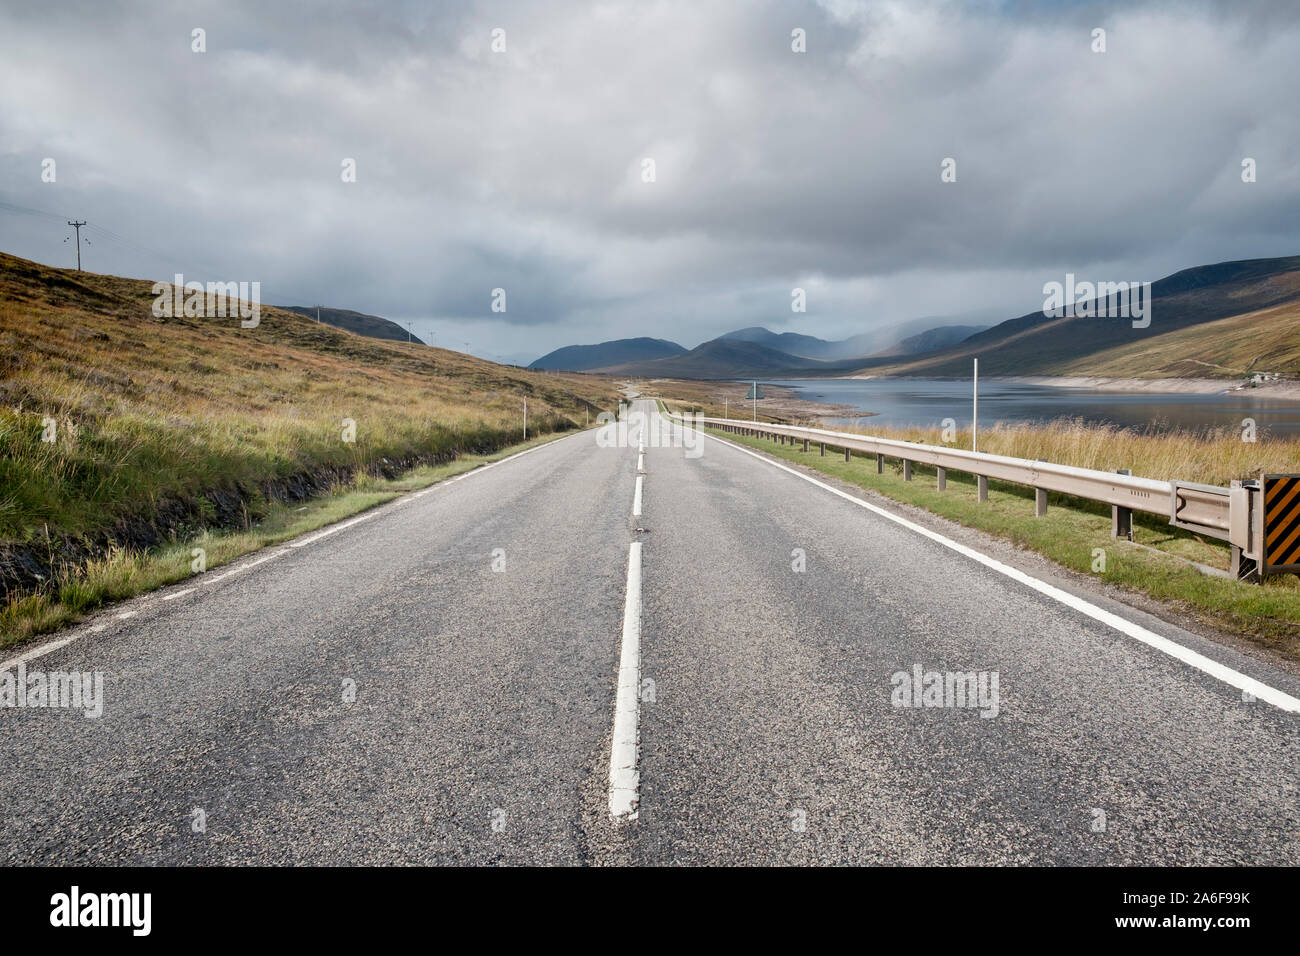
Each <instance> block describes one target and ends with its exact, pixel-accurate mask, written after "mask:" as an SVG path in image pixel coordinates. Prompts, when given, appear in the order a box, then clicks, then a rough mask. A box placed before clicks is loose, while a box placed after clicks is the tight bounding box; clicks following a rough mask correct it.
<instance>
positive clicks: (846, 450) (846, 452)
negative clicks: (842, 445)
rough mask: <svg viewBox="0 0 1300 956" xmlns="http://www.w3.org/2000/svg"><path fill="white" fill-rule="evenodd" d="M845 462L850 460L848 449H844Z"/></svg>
mask: <svg viewBox="0 0 1300 956" xmlns="http://www.w3.org/2000/svg"><path fill="white" fill-rule="evenodd" d="M844 460H845V461H848V460H849V450H848V449H847V448H846V449H844Z"/></svg>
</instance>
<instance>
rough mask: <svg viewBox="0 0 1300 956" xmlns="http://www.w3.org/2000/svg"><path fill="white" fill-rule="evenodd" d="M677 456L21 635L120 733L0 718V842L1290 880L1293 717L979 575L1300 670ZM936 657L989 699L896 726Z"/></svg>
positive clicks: (466, 501)
mask: <svg viewBox="0 0 1300 956" xmlns="http://www.w3.org/2000/svg"><path fill="white" fill-rule="evenodd" d="M634 407H635V409H636V411H638V412H643V413H645V414H654V412H653V404H652V403H649V402H645V401H639V402H637V403H636V404H635V406H634ZM647 437H649V438H650V439H651V440H649V441H647V442H646V446H645V448H644V451H643V452H642V451H640V448H639V445H640V439H645V438H647ZM659 437H660V438H661V439H663V440H661V441H657V440H654V436H646V435H640V436H637V435H635V434H634V433H633V434H632V436H631V437H630V439H629V441H628V442H626V443H624V444H622V445H621V447H620V446H619V443H617V442H615V443H614V444H615V447H602V445H603V444H609V443H608V442H600V441H598V440H597V434H596V432H583V433H580V434H576V435H572V436H569V437H566V438H563V439H560V440H558V441H555V442H553V443H551V444H547V445H543V446H540V447H538V448H535V449H533V450H531V451H529V452H526V453H525V454H523V455H520V456H517V457H514V458H511V459H508V460H505V461H502V462H500V463H498V464H496V465H493V466H490V467H488V468H485V469H480V470H478V471H475V472H470V473H468V474H466V475H465V476H463V477H462V478H460V479H458V480H455V481H452V482H447V483H444V484H442V485H437V486H434V487H433V488H431V489H428V490H427V491H424V492H420V493H417V494H415V495H410V496H407V497H406V498H403V499H400V500H399V501H397V502H394V503H392V504H389V505H386V506H384V507H382V508H379V509H376V510H375V511H373V512H368V513H366V514H365V515H363V516H361V518H359V519H354V520H353V521H351V522H344V523H341V524H340V525H338V526H334V527H333V528H331V529H326V531H325V532H317V533H315V534H313V535H308V536H306V537H305V538H302V539H299V540H297V541H294V542H291V543H288V544H286V545H283V546H280V547H277V548H273V549H270V550H269V551H267V552H263V553H260V554H258V555H254V556H250V557H248V558H245V559H244V560H243V561H241V562H237V563H236V564H235V565H232V566H230V567H227V568H217V569H212V570H209V571H208V572H206V573H205V574H202V575H197V576H195V578H193V579H192V580H191V581H190V582H187V583H186V584H185V585H179V586H177V587H174V588H171V589H167V590H165V591H161V592H156V593H154V594H150V595H146V596H143V597H141V598H139V599H137V600H134V601H131V602H128V603H126V604H123V605H120V606H117V607H114V608H111V609H109V610H107V611H105V612H104V613H102V614H99V615H97V616H96V617H95V618H93V619H91V620H89V621H87V622H86V623H85V624H83V625H80V626H79V627H78V628H77V629H75V630H74V631H71V632H69V633H68V634H65V635H61V636H60V637H59V639H58V640H57V641H54V642H51V643H48V644H45V645H38V646H36V647H34V648H32V649H30V650H29V649H22V650H23V653H24V656H25V657H27V658H28V659H26V660H24V662H23V666H24V667H25V668H27V669H28V670H29V671H31V670H40V671H42V672H46V673H49V672H56V671H62V672H101V673H102V674H103V682H104V685H103V713H102V716H100V717H97V718H87V717H85V716H84V715H83V714H81V713H79V712H73V711H71V710H68V709H56V708H51V709H39V708H24V709H8V708H6V709H4V710H0V741H2V744H0V746H2V748H3V752H4V754H5V758H6V770H7V772H6V773H5V774H4V776H3V777H2V778H0V807H2V808H3V809H2V810H0V859H3V860H4V862H6V863H8V864H33V863H34V864H41V863H120V864H239V863H265V864H278V863H290V864H307V863H319V864H351V863H357V864H407V863H472V864H511V863H544V864H646V865H650V864H715V863H746V864H767V863H867V864H870V863H976V864H984V863H1020V864H1066V863H1072V864H1091V863H1101V864H1136V863H1148V864H1165V863H1188V864H1190V863H1270V864H1295V863H1297V862H1300V841H1298V840H1297V834H1298V833H1300V809H1298V808H1300V799H1298V796H1300V794H1297V784H1296V780H1297V770H1298V769H1300V735H1298V734H1297V726H1298V724H1300V715H1298V714H1296V713H1291V712H1288V711H1286V710H1285V709H1283V708H1281V707H1278V706H1274V705H1273V704H1271V703H1269V702H1266V701H1264V700H1260V699H1253V700H1252V699H1249V698H1248V697H1243V694H1242V692H1241V691H1240V690H1238V689H1237V688H1236V687H1234V686H1231V684H1230V683H1227V682H1225V681H1224V680H1223V679H1221V678H1220V677H1219V676H1216V675H1215V674H1214V673H1209V672H1207V670H1206V669H1205V668H1204V667H1201V666H1194V665H1191V664H1188V663H1186V662H1185V661H1183V660H1179V659H1177V658H1176V657H1174V656H1171V654H1170V653H1166V652H1165V651H1162V650H1161V649H1160V648H1158V647H1153V646H1151V645H1150V644H1148V643H1143V642H1142V641H1139V640H1135V639H1134V638H1133V637H1132V636H1131V635H1130V634H1127V633H1123V632H1122V631H1121V630H1118V629H1117V628H1116V627H1113V626H1111V625H1109V624H1107V623H1105V622H1104V621H1102V620H1098V619H1097V616H1096V615H1095V614H1092V613H1090V612H1088V611H1086V610H1080V609H1079V608H1078V607H1075V606H1072V605H1071V604H1069V603H1065V602H1063V601H1062V600H1059V599H1057V598H1055V597H1053V596H1051V594H1049V593H1044V592H1043V591H1042V590H1040V589H1036V588H1035V587H1032V586H1028V585H1027V584H1026V583H1025V582H1024V581H1022V580H1017V579H1016V578H1014V577H1011V576H1008V574H1006V573H1003V572H1001V571H999V570H998V569H997V568H996V567H994V566H993V563H996V562H1003V563H1005V564H1006V565H1009V566H1013V567H1016V568H1019V569H1020V570H1021V571H1022V572H1023V573H1025V574H1028V575H1031V576H1032V577H1033V579H1034V580H1036V581H1043V582H1047V583H1048V584H1051V585H1052V586H1054V587H1059V588H1061V589H1064V590H1065V591H1068V592H1070V593H1071V594H1074V595H1080V596H1082V597H1083V598H1085V599H1086V601H1087V602H1088V604H1087V605H1085V607H1098V608H1102V609H1105V610H1106V611H1109V612H1111V613H1114V614H1118V615H1120V616H1121V617H1123V618H1124V620H1125V621H1128V622H1132V623H1133V624H1134V625H1135V626H1136V627H1138V628H1140V629H1146V630H1147V631H1149V632H1150V633H1152V634H1155V635H1159V637H1161V638H1165V639H1167V640H1169V641H1172V642H1174V643H1175V644H1176V645H1177V646H1178V647H1183V648H1188V649H1191V650H1193V651H1195V652H1197V653H1198V654H1201V655H1205V656H1206V657H1208V658H1212V659H1213V660H1214V661H1215V662H1217V666H1220V667H1226V668H1231V669H1232V671H1233V672H1234V673H1239V674H1245V675H1248V676H1249V677H1251V678H1254V679H1256V680H1258V681H1261V682H1263V684H1265V685H1267V686H1268V687H1269V688H1271V689H1272V690H1273V691H1274V692H1276V694H1278V695H1281V696H1282V697H1284V698H1285V697H1286V695H1290V696H1291V697H1295V696H1300V682H1298V681H1297V680H1296V679H1295V678H1293V677H1292V676H1290V675H1288V674H1286V673H1283V672H1282V671H1280V670H1278V669H1275V668H1273V667H1270V666H1268V665H1267V664H1263V663H1260V662H1259V661H1256V660H1253V659H1251V658H1248V657H1245V656H1244V655H1242V654H1240V653H1237V652H1235V651H1233V650H1231V649H1229V648H1227V647H1223V646H1220V645H1217V644H1213V643H1211V642H1209V641H1207V640H1205V639H1204V638H1202V637H1199V636H1197V635H1196V634H1193V633H1190V632H1189V631H1186V630H1183V629H1182V628H1179V627H1177V626H1175V625H1173V624H1169V623H1166V622H1164V621H1162V620H1159V619H1157V618H1155V617H1152V616H1150V615H1148V614H1145V613H1143V612H1142V611H1139V610H1137V609H1135V608H1130V607H1128V606H1126V605H1124V604H1120V603H1118V602H1117V601H1116V600H1115V599H1114V598H1112V597H1110V596H1108V595H1107V594H1106V593H1105V592H1103V591H1101V590H1100V589H1098V588H1095V587H1093V586H1091V585H1089V584H1088V583H1087V582H1079V581H1077V580H1075V579H1073V578H1070V579H1066V578H1064V577H1058V576H1056V575H1057V572H1054V571H1053V570H1052V568H1051V567H1049V566H1048V565H1047V564H1046V563H1045V562H1042V561H1039V560H1038V559H1036V558H1034V557H1033V556H1027V555H1024V554H1022V553H1019V552H1016V551H1014V550H1012V549H1011V548H1009V547H1007V546H1005V545H1002V544H999V543H997V542H995V541H992V540H991V539H988V538H985V537H984V536H982V535H978V534H977V533H975V532H970V531H965V530H962V529H954V528H952V527H951V526H949V525H947V524H945V523H941V522H939V519H932V522H931V524H930V525H929V526H930V527H932V528H935V529H939V531H940V532H941V534H943V535H948V536H951V537H952V538H954V539H957V540H958V541H959V543H960V544H961V545H963V546H965V547H967V548H970V549H974V550H975V551H978V552H979V553H980V554H982V555H987V556H988V557H989V558H991V559H993V563H988V562H985V563H982V562H981V561H980V560H974V559H972V557H971V556H969V555H968V554H965V553H962V552H961V551H959V550H954V548H953V547H951V546H948V545H946V544H945V543H944V542H943V541H939V540H936V539H935V538H933V537H927V536H925V535H924V534H920V533H918V532H917V531H916V530H915V529H914V528H913V527H910V526H907V525H904V524H899V523H897V522H896V521H892V520H889V518H888V517H886V516H883V515H881V514H879V513H877V512H875V511H872V510H870V509H868V508H865V507H863V506H861V505H860V504H858V503H856V502H855V501H851V500H847V499H846V498H845V497H842V496H840V495H836V494H833V493H831V492H830V491H828V490H827V489H825V488H822V487H818V486H817V485H814V484H812V483H810V482H809V481H807V480H806V479H805V478H804V477H802V476H801V475H800V474H799V473H798V471H799V470H798V469H789V468H782V467H777V466H776V465H774V464H772V463H771V462H770V461H766V460H763V459H762V458H761V456H757V455H755V454H753V453H751V452H748V451H745V450H742V449H738V448H736V447H734V446H732V445H730V444H728V443H726V442H724V441H718V440H715V439H712V438H707V439H706V438H700V439H697V441H698V445H697V447H698V450H699V454H698V456H696V454H695V451H694V450H692V449H690V448H683V447H674V446H673V441H672V439H674V438H676V439H678V440H679V442H680V439H681V433H680V431H675V430H672V429H665V430H664V432H663V433H662V434H661V435H660V436H659ZM665 446H666V447H665ZM639 462H640V464H641V468H640V469H638V463H639ZM864 467H865V466H864ZM638 478H640V493H639V494H638V493H637V489H638ZM851 494H852V495H854V496H858V497H863V496H865V493H864V492H862V491H861V490H860V489H851ZM872 500H875V499H872ZM637 504H639V505H640V508H639V510H640V514H639V515H637V514H634V511H635V510H637V508H636V505H637ZM882 507H884V508H885V510H890V509H891V508H893V507H894V506H891V505H887V504H885V505H883V506H882ZM913 520H916V519H913ZM629 563H632V564H633V565H636V566H638V567H639V572H640V573H639V574H637V573H635V572H636V570H637V568H634V569H633V572H631V573H630V572H629ZM638 605H639V606H638ZM65 640H66V641H67V643H60V642H62V641H65ZM43 651H44V653H42V652H43ZM16 656H17V655H16V654H15V653H13V652H11V654H10V656H9V662H8V663H5V664H3V665H0V670H4V669H7V670H10V671H13V670H14V668H15V667H16V666H17V665H16V663H15V661H16ZM918 668H919V670H920V672H921V675H922V684H923V686H929V684H928V678H926V677H925V676H924V675H926V674H927V673H928V672H938V673H939V674H940V675H944V674H946V673H948V672H953V673H957V674H974V675H976V679H975V681H974V682H973V683H972V685H971V687H972V689H973V690H974V689H975V688H982V689H983V690H984V691H985V693H984V696H983V697H982V698H977V699H968V700H964V701H963V700H960V699H954V698H953V696H952V695H951V694H950V695H949V696H948V697H944V694H943V692H942V688H940V690H939V692H938V697H937V698H929V702H930V703H940V704H950V705H952V706H898V704H899V703H900V702H901V703H923V702H926V700H927V698H926V697H923V696H922V695H921V694H920V693H919V691H918V694H917V695H916V699H912V698H911V697H910V695H909V697H908V698H907V699H905V700H904V699H903V698H901V697H900V695H901V694H902V692H903V690H904V689H905V686H909V687H910V682H911V680H912V676H913V675H914V674H915V673H916V671H917V669H918ZM981 681H982V683H980V682H981ZM994 681H996V684H995V683H994ZM958 684H960V678H959V679H958ZM953 686H956V685H953ZM620 687H621V688H622V693H620ZM995 689H996V696H994V690H995ZM1288 699H1289V698H1288ZM616 710H619V711H620V712H621V715H622V716H621V722H617V721H616V719H615V713H616ZM616 723H619V726H618V727H616ZM629 733H630V734H631V736H630V738H629V737H627V735H628V734H629ZM620 734H622V735H623V737H624V738H625V739H623V741H622V743H623V745H624V751H623V752H624V754H626V753H628V752H629V751H628V750H627V746H628V745H629V744H630V746H631V750H630V753H631V754H632V757H631V762H630V764H628V763H627V761H624V764H625V765H623V766H619V764H620V761H619V759H618V753H619V743H620ZM638 739H639V754H638V751H637V748H636V744H637V741H638ZM611 758H613V759H611ZM611 762H612V763H613V764H615V766H614V767H613V769H611ZM611 811H613V812H614V813H617V814H618V815H617V816H611Z"/></svg>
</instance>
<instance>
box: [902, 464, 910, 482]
mask: <svg viewBox="0 0 1300 956" xmlns="http://www.w3.org/2000/svg"><path fill="white" fill-rule="evenodd" d="M903 480H904V481H911V480H912V461H911V459H910V458H904V459H903Z"/></svg>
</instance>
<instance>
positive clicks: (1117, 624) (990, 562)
mask: <svg viewBox="0 0 1300 956" xmlns="http://www.w3.org/2000/svg"><path fill="white" fill-rule="evenodd" d="M674 424H676V423H675V422H674ZM678 427H681V426H680V425H679V426H678ZM701 434H706V435H707V433H705V432H701ZM707 437H709V438H712V439H713V440H714V441H716V442H718V443H720V444H723V445H727V446H729V447H731V448H734V449H736V451H739V452H743V453H744V454H746V455H749V456H750V457H751V458H757V459H758V460H759V461H762V462H766V463H767V464H769V465H771V466H772V467H774V468H780V469H781V470H782V471H786V472H789V473H790V474H792V475H794V476H795V477H796V478H802V479H803V480H804V481H806V482H808V483H809V484H813V485H816V486H817V487H818V488H822V489H824V490H826V491H829V492H830V493H831V494H833V495H838V496H839V497H841V498H843V499H844V500H845V501H851V502H853V503H854V504H855V505H859V506H861V507H863V508H866V509H867V510H868V511H870V512H873V513H874V514H878V515H880V516H881V517H882V518H887V519H889V520H890V521H892V522H894V523H895V524H897V525H901V526H902V527H904V528H907V529H908V530H909V531H915V532H916V533H917V534H919V535H923V536H924V537H927V538H929V539H930V540H931V541H936V542H938V543H939V544H941V545H943V546H944V547H945V548H949V549H951V550H953V551H956V552H957V553H958V554H961V555H965V556H966V557H968V558H970V559H971V560H972V561H978V562H979V563H980V564H982V565H984V566H985V567H987V568H991V569H992V570H994V571H997V572H998V573H999V574H1003V575H1006V576H1007V577H1009V578H1011V579H1012V580H1013V581H1019V582H1020V583H1021V584H1023V585H1025V586H1026V587H1030V588H1033V589H1034V590H1035V591H1037V592H1038V593H1039V594H1043V595H1046V596H1047V597H1050V598H1052V599H1053V600H1055V601H1059V602H1060V603H1061V604H1064V605H1065V606H1066V607H1069V608H1073V609H1074V610H1076V611H1078V612H1080V613H1081V614H1086V615H1087V616H1088V617H1090V618H1092V619H1093V620H1095V621H1100V622H1101V623H1102V624H1105V625H1107V626H1109V627H1112V628H1114V629H1115V630H1117V631H1119V632H1120V633H1121V634H1126V635H1128V636H1129V637H1131V638H1133V639H1134V640H1135V641H1140V642H1141V643H1143V644H1146V645H1147V646H1148V647H1153V648H1155V649H1156V650H1158V651H1160V652H1162V653H1164V654H1168V655H1169V656H1170V657H1172V658H1174V659H1175V660H1179V661H1182V662H1183V663H1184V664H1187V665H1188V666H1190V667H1195V668H1196V669H1197V670H1199V671H1201V672H1202V673H1205V674H1209V675H1210V676H1211V677H1214V678H1217V679H1218V680H1221V681H1223V682H1224V683H1225V684H1228V685H1230V686H1232V687H1236V688H1237V689H1238V690H1244V691H1246V693H1248V694H1251V695H1253V696H1254V697H1256V698H1258V699H1259V700H1263V701H1267V702H1268V703H1270V704H1272V705H1273V706H1274V707H1277V708H1278V709H1279V710H1285V711H1289V712H1290V713H1293V714H1300V699H1297V698H1295V697H1292V696H1291V695H1290V694H1288V693H1285V692H1284V691H1280V690H1278V689H1277V688H1275V687H1270V686H1269V685H1268V684H1265V683H1263V682H1262V681H1258V680H1256V679H1255V678H1253V677H1248V676H1246V675H1245V674H1243V673H1241V672H1240V671H1236V670H1233V669H1232V668H1231V667H1228V666H1227V665H1226V664H1220V663H1219V662H1218V661H1216V660H1214V659H1213V658H1209V657H1206V656H1205V655H1204V654H1198V653H1197V652H1196V651H1194V650H1192V649H1191V648H1188V647H1184V646H1183V645H1181V644H1179V643H1178V642H1177V641H1171V640H1170V639H1169V638H1167V637H1161V636H1160V635H1159V634H1157V633H1155V632H1154V631H1148V630H1147V629H1146V628H1145V627H1142V626H1141V625H1140V624H1134V623H1133V622H1132V621H1129V620H1127V619H1125V618H1122V617H1120V616H1119V615H1118V614H1112V613H1111V612H1110V611H1107V610H1105V609H1104V608H1100V607H1098V606H1097V605H1095V604H1093V603H1092V602H1090V601H1085V600H1084V599H1083V598H1081V597H1077V596H1076V595H1073V594H1071V593H1070V592H1069V591H1063V590H1061V589H1060V588H1058V587H1055V586H1054V585H1051V584H1048V583H1047V582H1046V581H1040V580H1039V579H1038V578H1036V577H1034V576H1032V575H1030V574H1026V573H1025V572H1024V571H1021V570H1020V569H1019V568H1013V567H1012V566H1011V565H1009V564H1003V563H1002V562H1001V561H999V560H997V559H996V558H991V557H989V556H988V555H987V554H984V553H983V552H981V551H976V550H975V549H974V548H970V547H967V546H966V545H964V544H959V543H958V542H956V541H953V540H952V539H951V538H947V537H944V536H943V535H941V534H939V533H938V532H937V531H931V530H930V529H929V528H926V527H924V526H923V525H919V524H917V523H916V522H914V521H909V520H908V519H906V518H904V517H901V516H900V515H896V514H894V513H892V512H890V511H886V510H885V509H884V508H880V507H877V506H876V505H873V504H871V503H870V502H868V501H863V500H862V499H861V498H858V497H855V496H854V495H851V494H848V493H847V492H844V491H840V489H838V488H835V487H832V486H831V485H828V484H826V483H825V482H824V481H818V480H817V479H816V478H813V477H812V476H810V475H805V474H803V473H802V472H799V471H796V470H795V469H793V468H790V467H789V466H787V465H783V464H781V463H780V462H777V461H772V460H771V459H770V458H767V457H765V456H763V455H760V454H759V453H758V452H755V451H750V450H749V449H748V448H745V447H743V446H741V445H737V444H734V443H733V442H729V441H726V440H725V439H722V438H719V437H718V436H716V435H707Z"/></svg>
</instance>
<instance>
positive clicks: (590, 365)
mask: <svg viewBox="0 0 1300 956" xmlns="http://www.w3.org/2000/svg"><path fill="white" fill-rule="evenodd" d="M685 351H686V349H684V348H682V346H680V345H678V344H677V343H676V342H669V341H667V340H666V339H650V338H637V339H614V340H613V341H611V342H601V343H600V344H598V345H566V346H565V347H564V348H560V349H556V350H555V351H554V352H548V353H547V354H545V355H543V356H542V357H541V358H539V359H538V360H537V361H535V362H533V363H532V364H531V365H529V366H528V367H529V368H538V369H551V370H563V371H568V372H586V371H590V370H591V369H597V368H606V367H608V366H613V365H625V364H628V363H631V362H646V361H651V360H653V359H660V358H666V357H668V356H673V355H681V354H683V353H685Z"/></svg>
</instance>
